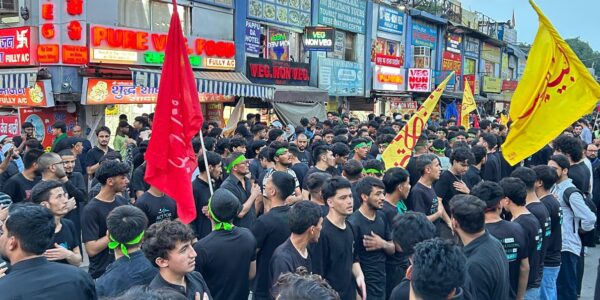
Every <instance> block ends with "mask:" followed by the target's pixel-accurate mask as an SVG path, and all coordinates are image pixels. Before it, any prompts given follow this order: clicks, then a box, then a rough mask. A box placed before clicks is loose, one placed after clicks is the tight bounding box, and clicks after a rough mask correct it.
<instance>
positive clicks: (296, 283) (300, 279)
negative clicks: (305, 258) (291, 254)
mask: <svg viewBox="0 0 600 300" xmlns="http://www.w3.org/2000/svg"><path fill="white" fill-rule="evenodd" d="M271 295H272V296H273V298H275V299H286V300H312V299H319V300H340V296H339V295H338V293H337V292H336V291H335V290H334V289H333V288H332V287H331V285H329V283H328V282H327V281H326V280H325V279H323V278H322V277H321V276H320V275H317V274H309V272H308V270H307V269H306V268H305V267H299V268H298V269H296V273H285V274H281V276H279V279H277V282H276V283H275V284H274V285H273V288H272V289H271ZM278 297H279V298H278Z"/></svg>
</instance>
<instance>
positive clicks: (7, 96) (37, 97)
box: [0, 80, 54, 107]
mask: <svg viewBox="0 0 600 300" xmlns="http://www.w3.org/2000/svg"><path fill="white" fill-rule="evenodd" d="M53 105H54V95H53V94H52V84H51V82H50V80H39V81H36V82H35V85H33V86H32V87H26V88H22V89H11V88H0V106H36V107H37V106H40V107H43V106H53Z"/></svg>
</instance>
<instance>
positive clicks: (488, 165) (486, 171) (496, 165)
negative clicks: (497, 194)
mask: <svg viewBox="0 0 600 300" xmlns="http://www.w3.org/2000/svg"><path fill="white" fill-rule="evenodd" d="M497 144H498V139H497V137H496V136H495V135H494V134H491V133H483V134H482V135H481V136H480V137H479V142H478V143H477V145H479V146H483V147H484V148H485V149H486V151H487V156H486V162H485V165H484V166H483V170H481V178H482V179H483V180H486V181H494V182H499V181H500V179H502V171H501V168H500V159H499V158H498V155H497V154H496V146H497Z"/></svg>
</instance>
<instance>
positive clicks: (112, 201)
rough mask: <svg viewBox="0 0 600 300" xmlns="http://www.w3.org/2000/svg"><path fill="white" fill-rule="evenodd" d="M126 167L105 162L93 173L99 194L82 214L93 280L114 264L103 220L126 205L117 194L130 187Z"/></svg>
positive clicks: (111, 161)
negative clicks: (116, 209)
mask: <svg viewBox="0 0 600 300" xmlns="http://www.w3.org/2000/svg"><path fill="white" fill-rule="evenodd" d="M128 174H129V166H128V165H127V164H125V163H122V162H118V161H114V160H107V161H105V162H103V163H102V164H101V165H100V168H99V169H98V170H97V171H96V179H98V181H99V182H100V184H101V185H102V188H101V189H100V193H99V194H98V195H97V196H96V197H95V198H93V199H92V200H91V201H90V202H89V203H88V204H87V205H86V206H85V207H84V208H83V212H82V223H81V231H82V236H83V243H84V245H85V250H86V252H87V254H88V255H89V257H90V267H89V273H90V274H91V275H92V277H93V278H94V279H95V278H98V277H100V276H101V275H102V274H103V273H104V271H105V270H106V267H107V266H108V265H109V264H110V263H111V262H113V261H114V257H113V256H112V251H110V252H109V249H108V243H109V242H110V240H109V237H108V235H107V234H106V229H107V228H106V217H107V216H108V214H109V213H110V211H111V210H113V209H114V208H116V207H119V206H121V205H128V204H129V202H128V201H127V199H125V198H123V197H122V196H119V195H117V194H118V193H121V192H123V191H124V190H125V189H126V188H127V184H129V179H128V178H127V175H128Z"/></svg>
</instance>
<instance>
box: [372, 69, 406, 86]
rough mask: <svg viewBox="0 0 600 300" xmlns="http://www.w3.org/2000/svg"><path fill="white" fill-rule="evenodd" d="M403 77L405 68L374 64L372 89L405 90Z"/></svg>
mask: <svg viewBox="0 0 600 300" xmlns="http://www.w3.org/2000/svg"><path fill="white" fill-rule="evenodd" d="M405 77H406V70H405V69H401V68H394V67H386V66H374V68H373V89H374V90H379V91H396V92H402V91H405V90H406V80H405Z"/></svg>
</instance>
